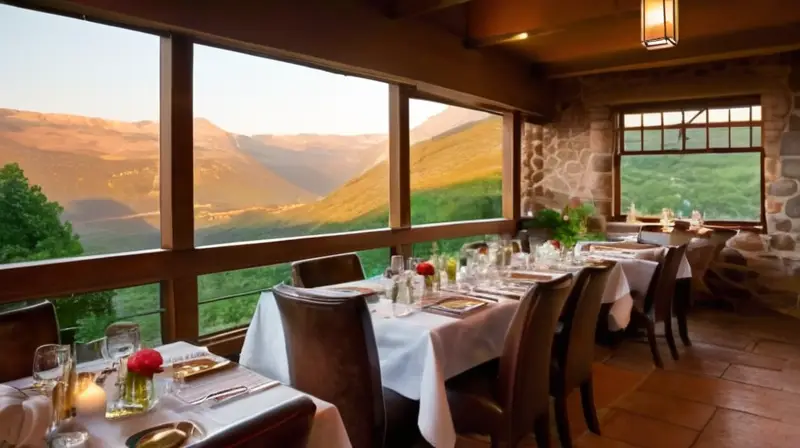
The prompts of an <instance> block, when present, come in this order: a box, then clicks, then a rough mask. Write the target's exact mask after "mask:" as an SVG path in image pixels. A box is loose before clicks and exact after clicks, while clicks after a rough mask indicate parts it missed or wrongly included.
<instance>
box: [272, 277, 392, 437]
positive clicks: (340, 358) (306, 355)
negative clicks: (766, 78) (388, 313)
mask: <svg viewBox="0 0 800 448" xmlns="http://www.w3.org/2000/svg"><path fill="white" fill-rule="evenodd" d="M273 293H274V294H275V300H276V301H277V304H278V309H279V310H280V313H281V321H282V322H283V330H284V334H285V337H286V354H287V358H288V361H289V378H290V380H291V383H292V384H291V385H292V387H294V388H296V389H298V390H301V391H303V392H305V393H307V394H310V395H313V396H315V397H318V398H320V399H322V400H325V401H327V402H329V403H332V404H334V405H335V406H336V407H337V408H338V409H339V413H340V414H341V415H342V420H344V425H345V428H346V429H347V434H348V435H349V437H350V442H351V443H352V444H353V447H354V448H367V447H381V446H383V443H384V438H385V432H386V422H385V411H384V403H383V388H382V384H381V369H380V360H379V358H378V349H377V347H376V345H375V335H374V333H373V329H372V319H371V317H370V312H369V310H368V309H367V303H366V301H365V300H364V297H363V296H361V295H355V294H353V295H342V296H341V297H333V296H330V295H326V296H321V295H318V294H315V292H314V291H309V290H303V289H299V288H295V287H292V286H287V285H278V286H276V287H275V289H273Z"/></svg>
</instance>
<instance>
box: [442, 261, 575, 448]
mask: <svg viewBox="0 0 800 448" xmlns="http://www.w3.org/2000/svg"><path fill="white" fill-rule="evenodd" d="M571 287H572V275H571V274H566V275H564V276H562V277H559V278H557V279H555V280H552V281H549V282H546V283H538V284H537V285H536V286H534V287H532V288H530V289H529V290H528V292H527V293H526V294H525V296H523V298H522V299H520V304H519V307H518V308H517V310H516V312H515V314H514V317H513V319H512V321H511V326H510V327H509V329H508V332H507V333H506V339H505V342H504V345H503V352H502V355H501V356H500V358H499V359H496V360H493V361H489V362H487V363H484V364H481V365H480V366H478V367H475V368H473V369H470V370H468V371H466V372H464V373H462V374H460V375H458V376H456V377H454V378H451V379H450V380H448V381H447V383H446V384H445V387H446V388H447V400H448V402H449V404H450V411H451V413H452V416H453V422H454V423H455V427H456V431H458V432H469V433H479V434H488V435H489V436H490V437H491V441H492V442H491V444H492V445H491V446H492V447H498V446H500V444H501V443H503V444H506V446H508V447H510V448H514V447H516V446H518V444H519V443H520V442H521V441H522V439H523V438H524V437H525V436H526V435H528V434H530V433H531V432H533V433H534V435H535V436H536V443H537V446H540V447H549V446H550V399H549V398H550V394H549V387H550V350H551V348H552V342H553V335H554V334H555V330H556V323H557V322H558V317H559V315H560V314H561V310H562V307H563V306H564V302H565V301H566V299H567V295H569V292H570V289H571Z"/></svg>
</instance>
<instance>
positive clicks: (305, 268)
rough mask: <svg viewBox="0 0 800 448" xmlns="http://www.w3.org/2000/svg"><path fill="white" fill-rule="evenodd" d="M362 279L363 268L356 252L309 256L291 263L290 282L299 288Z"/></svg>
mask: <svg viewBox="0 0 800 448" xmlns="http://www.w3.org/2000/svg"><path fill="white" fill-rule="evenodd" d="M358 280H364V268H362V267H361V259H360V258H358V254H356V253H352V252H351V253H346V254H338V255H331V256H329V257H320V258H311V259H308V260H301V261H295V262H294V263H292V283H293V284H294V286H298V287H301V288H316V287H319V286H327V285H335V284H337V283H346V282H354V281H358Z"/></svg>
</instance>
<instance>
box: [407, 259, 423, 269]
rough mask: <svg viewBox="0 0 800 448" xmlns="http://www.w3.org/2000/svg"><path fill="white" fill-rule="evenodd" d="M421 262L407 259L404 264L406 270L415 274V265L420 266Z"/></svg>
mask: <svg viewBox="0 0 800 448" xmlns="http://www.w3.org/2000/svg"><path fill="white" fill-rule="evenodd" d="M421 262H422V260H421V259H420V258H416V257H408V261H407V262H406V269H408V270H409V271H412V272H417V265H418V264H420V263H421Z"/></svg>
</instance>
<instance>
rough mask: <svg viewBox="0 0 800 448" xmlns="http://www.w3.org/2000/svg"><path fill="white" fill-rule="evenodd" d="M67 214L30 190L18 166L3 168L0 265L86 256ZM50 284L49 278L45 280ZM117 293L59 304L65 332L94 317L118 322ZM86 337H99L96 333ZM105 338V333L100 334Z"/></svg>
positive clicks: (85, 296)
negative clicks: (64, 218) (115, 315)
mask: <svg viewBox="0 0 800 448" xmlns="http://www.w3.org/2000/svg"><path fill="white" fill-rule="evenodd" d="M63 211H64V209H63V208H62V207H61V205H59V204H58V202H54V201H49V200H48V199H47V196H45V194H44V193H43V192H42V188H41V187H40V186H38V185H30V183H29V182H28V179H27V178H26V177H25V173H24V172H23V171H22V169H21V168H20V167H19V164H17V163H9V164H6V165H5V166H3V167H2V168H0V263H14V262H21V261H36V260H46V259H50V258H62V257H74V256H77V255H81V254H83V247H82V246H81V243H80V240H79V237H78V235H76V234H75V233H73V231H72V224H70V223H69V222H66V221H65V222H62V221H61V213H62V212H63ZM42 280H43V281H46V280H47V279H42ZM113 297H114V292H113V291H103V292H96V293H89V294H82V295H76V296H72V297H70V298H69V299H66V298H65V299H63V300H56V301H55V302H54V303H55V306H56V312H57V314H58V319H59V325H60V326H61V328H62V329H63V328H71V327H75V326H77V325H78V324H79V321H80V322H81V323H83V322H86V323H87V325H86V326H87V328H95V327H97V325H89V322H88V320H91V319H92V318H95V317H96V318H97V319H102V321H108V320H109V319H111V320H113V307H112V305H111V299H112V298H113ZM90 333H91V334H85V333H84V334H83V336H84V337H85V338H92V337H95V336H99V334H96V333H98V331H97V330H96V329H94V330H93V331H91V332H90ZM99 333H100V334H102V332H99Z"/></svg>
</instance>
